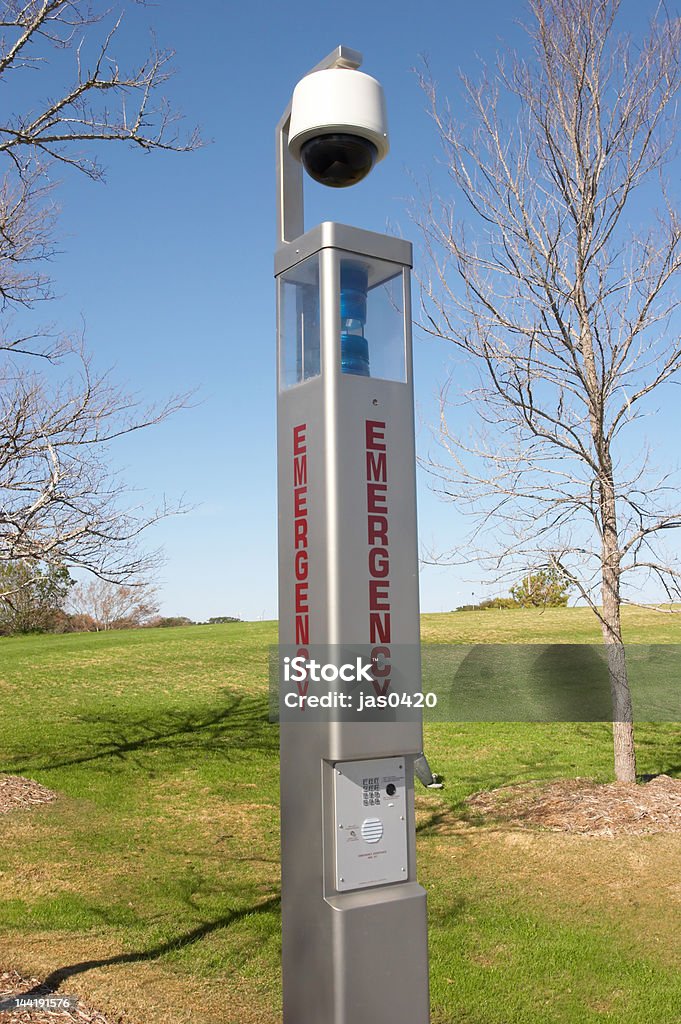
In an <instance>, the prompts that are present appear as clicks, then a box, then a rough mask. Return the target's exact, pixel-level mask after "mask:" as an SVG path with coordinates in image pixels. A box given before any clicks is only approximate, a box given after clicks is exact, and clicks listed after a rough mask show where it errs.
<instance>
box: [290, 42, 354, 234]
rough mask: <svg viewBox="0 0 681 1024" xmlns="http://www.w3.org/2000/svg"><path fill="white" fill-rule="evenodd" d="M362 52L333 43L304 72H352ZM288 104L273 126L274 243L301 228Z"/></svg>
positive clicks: (299, 178) (298, 171)
mask: <svg viewBox="0 0 681 1024" xmlns="http://www.w3.org/2000/svg"><path fill="white" fill-rule="evenodd" d="M362 59H363V58H362V54H361V53H360V52H359V51H358V50H352V49H350V47H349V46H336V47H335V48H334V49H333V50H332V51H331V53H329V54H328V55H327V56H326V57H324V59H323V60H320V62H319V64H315V66H314V67H313V68H310V70H309V71H308V72H307V74H308V75H312V74H314V72H315V71H327V70H328V69H329V68H347V69H348V70H349V71H356V70H357V69H358V68H359V67H361V65H362ZM290 123H291V103H290V101H289V104H288V106H287V107H286V110H285V111H284V113H283V114H282V117H281V120H280V121H279V123H278V125H277V129H276V147H277V149H276V152H277V245H285V244H286V243H288V242H292V241H293V240H294V239H295V238H298V237H299V236H300V235H302V234H303V233H304V231H305V217H304V211H303V168H302V165H301V164H299V163H298V161H297V160H295V159H294V158H293V157H292V156H291V154H290V153H289V148H288V138H289V126H290Z"/></svg>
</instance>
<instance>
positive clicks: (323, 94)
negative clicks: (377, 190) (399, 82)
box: [288, 68, 389, 188]
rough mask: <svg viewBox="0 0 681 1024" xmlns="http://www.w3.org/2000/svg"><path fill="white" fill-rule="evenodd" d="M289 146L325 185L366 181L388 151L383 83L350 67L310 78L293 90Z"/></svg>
mask: <svg viewBox="0 0 681 1024" xmlns="http://www.w3.org/2000/svg"><path fill="white" fill-rule="evenodd" d="M288 146H289V151H290V152H291V154H292V156H294V157H295V159H296V160H299V161H300V162H301V163H302V165H303V167H304V168H305V170H306V171H307V173H308V174H309V175H310V177H311V178H314V180H315V181H318V182H320V183H321V184H322V185H328V186H329V187H331V188H347V187H348V186H349V185H356V184H357V182H358V181H362V179H363V178H366V176H367V174H368V173H369V171H370V170H371V168H372V167H373V166H374V164H375V163H377V162H378V161H379V160H382V159H383V157H384V156H385V155H386V154H387V152H388V149H389V143H388V122H387V116H386V110H385V98H384V96H383V89H382V88H381V85H380V83H379V82H377V81H376V79H375V78H371V76H370V75H365V74H364V73H363V72H362V71H357V70H355V69H348V68H327V69H325V70H323V71H314V72H312V74H310V75H306V77H305V78H303V79H301V81H300V82H298V85H297V86H296V87H295V89H294V92H293V99H292V101H291V123H290V127H289V143H288Z"/></svg>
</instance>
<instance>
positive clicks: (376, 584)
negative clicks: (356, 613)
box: [369, 580, 390, 612]
mask: <svg viewBox="0 0 681 1024" xmlns="http://www.w3.org/2000/svg"><path fill="white" fill-rule="evenodd" d="M381 601H382V602H383V604H381ZM369 610H370V611H372V612H384V611H385V612H389V611H390V582H389V581H388V580H384V581H380V580H369Z"/></svg>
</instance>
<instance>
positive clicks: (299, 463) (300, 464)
mask: <svg viewBox="0 0 681 1024" xmlns="http://www.w3.org/2000/svg"><path fill="white" fill-rule="evenodd" d="M306 483H307V455H300V456H298V457H297V458H295V459H294V460H293V486H294V487H298V485H299V484H306Z"/></svg>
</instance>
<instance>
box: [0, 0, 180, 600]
mask: <svg viewBox="0 0 681 1024" xmlns="http://www.w3.org/2000/svg"><path fill="white" fill-rule="evenodd" d="M121 19H122V15H120V16H114V15H112V13H111V10H110V8H108V7H105V6H104V5H103V4H100V3H90V2H86V0H4V2H3V0H0V86H2V85H4V87H5V88H4V91H3V94H4V95H5V98H6V99H8V98H9V97H11V99H12V102H13V110H12V111H11V113H10V112H5V113H3V114H0V158H4V164H5V166H4V171H1V172H0V173H2V178H1V180H0V312H2V314H3V315H4V319H3V320H2V321H1V322H0V562H2V561H5V562H7V561H16V560H18V559H20V560H22V561H25V562H27V563H29V564H30V563H33V564H35V565H36V566H38V565H39V564H40V563H41V562H42V563H49V564H52V565H66V566H80V567H84V568H86V569H89V570H91V571H92V572H94V573H95V574H96V575H98V576H100V577H102V578H104V579H107V580H113V581H118V582H121V581H126V580H129V579H131V578H137V577H138V576H139V574H140V573H144V572H148V571H149V570H151V569H153V568H154V567H155V566H156V564H157V563H158V553H156V552H152V553H145V552H144V551H142V550H141V548H140V547H139V545H138V538H139V536H140V533H141V532H142V531H143V530H144V529H145V528H146V527H147V526H149V525H150V524H151V523H153V522H155V521H156V520H157V519H158V518H160V517H163V516H165V515H167V514H169V513H170V512H172V511H177V510H178V508H179V506H177V505H175V506H173V507H171V506H169V505H168V504H165V503H164V504H163V505H162V506H161V507H160V508H158V509H155V510H151V511H150V510H148V509H146V508H144V507H143V506H141V505H139V504H138V505H136V506H135V505H131V504H130V499H129V496H128V494H127V491H126V488H125V486H124V484H123V482H122V481H121V480H120V479H118V478H117V477H116V476H115V475H114V474H112V472H111V471H110V468H109V462H108V459H109V446H110V444H111V443H112V442H113V441H114V440H115V439H116V438H119V437H120V436H122V435H124V434H127V433H130V432H132V431H136V430H140V429H142V428H143V427H146V426H149V425H151V424H153V423H158V422H159V421H161V420H164V419H165V418H166V417H167V416H169V415H171V414H172V413H173V412H174V411H176V410H177V409H179V408H181V407H183V406H184V405H186V403H187V397H188V396H186V395H176V396H173V397H171V398H170V399H169V400H168V401H167V402H166V403H163V404H161V405H159V406H155V407H145V406H144V405H143V403H141V402H140V401H139V399H137V398H136V397H135V396H131V395H128V394H126V392H125V391H124V390H123V389H122V388H120V387H119V386H117V385H116V384H114V383H113V382H112V381H111V379H110V377H109V375H108V374H106V373H105V374H97V373H94V372H93V369H92V361H91V358H90V357H89V356H88V354H87V352H86V351H85V349H84V346H83V343H82V340H81V339H78V338H73V337H68V336H56V337H55V336H54V335H53V334H48V333H46V332H45V331H43V330H40V329H35V328H33V327H32V326H31V327H27V328H26V329H25V330H22V326H23V325H24V324H32V323H33V321H32V319H29V317H28V315H27V311H28V310H31V309H32V308H33V307H35V306H36V305H37V304H39V303H41V302H43V301H44V300H46V299H49V298H50V297H51V295H52V289H51V280H50V276H49V273H48V263H47V261H48V259H49V257H50V255H51V254H52V253H53V251H54V237H55V236H54V232H55V226H56V218H57V212H58V211H57V208H56V206H55V201H54V192H55V184H54V178H53V172H54V169H55V167H59V166H61V167H63V168H64V170H65V172H66V173H68V171H69V169H73V170H75V171H77V172H80V173H82V174H85V175H87V176H88V177H90V178H92V179H95V180H99V179H101V178H102V176H103V168H102V165H101V164H100V162H99V158H98V154H99V152H100V151H101V148H102V147H103V146H104V143H106V142H120V143H125V142H127V143H129V144H131V145H132V146H133V147H134V148H136V149H142V150H144V151H146V152H149V151H153V150H173V151H188V150H193V149H195V148H196V147H197V146H199V145H200V139H199V136H198V134H197V133H196V132H195V131H194V132H190V133H189V134H188V135H187V136H181V135H180V134H178V126H177V121H178V117H177V115H176V114H175V113H174V112H173V111H172V109H171V108H170V107H169V105H168V104H167V102H166V101H165V100H164V99H163V97H162V87H163V85H164V84H165V83H166V82H167V80H168V78H169V76H170V74H171V73H172V57H173V53H172V52H171V51H167V50H159V49H158V48H157V47H156V46H155V45H153V46H152V49H151V50H150V52H149V53H148V55H147V57H146V59H145V60H143V61H142V63H141V64H139V65H138V66H137V67H134V68H132V69H130V70H125V69H122V68H121V67H120V66H119V64H118V63H117V61H116V59H115V56H114V53H113V48H114V45H115V42H116V38H117V31H118V29H119V27H120V24H121ZM48 65H49V68H50V76H49V83H48V82H47V81H45V83H44V89H45V99H44V101H43V102H42V103H39V102H38V101H37V99H36V96H37V95H38V94H39V91H40V86H41V83H42V82H43V79H44V78H45V73H44V69H45V68H46V67H48ZM60 76H61V82H62V85H61V87H60V86H59V79H60ZM24 83H25V88H24V89H22V85H23V84H24ZM48 90H49V93H48ZM6 109H7V108H6V105H5V110H6ZM48 172H49V173H48ZM55 366H56V367H61V371H60V370H58V369H57V370H55V369H54V367H55ZM45 369H47V370H48V371H49V372H47V373H46V372H45ZM55 381H56V383H55Z"/></svg>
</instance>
